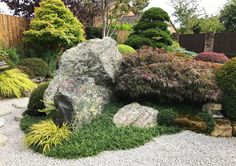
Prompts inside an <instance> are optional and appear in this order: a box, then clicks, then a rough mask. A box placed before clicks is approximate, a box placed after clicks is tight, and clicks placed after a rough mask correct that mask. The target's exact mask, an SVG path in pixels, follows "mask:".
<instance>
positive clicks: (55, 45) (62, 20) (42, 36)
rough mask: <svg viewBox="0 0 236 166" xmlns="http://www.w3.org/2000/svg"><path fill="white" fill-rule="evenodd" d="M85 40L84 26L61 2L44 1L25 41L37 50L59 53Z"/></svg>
mask: <svg viewBox="0 0 236 166" xmlns="http://www.w3.org/2000/svg"><path fill="white" fill-rule="evenodd" d="M84 40H85V37H84V29H83V25H82V24H81V23H80V21H79V20H78V19H77V18H76V17H74V16H73V14H72V12H71V11H70V10H69V9H68V8H67V7H66V6H65V5H64V3H63V2H62V1H61V0H43V1H41V2H40V7H37V8H35V17H34V18H33V19H32V21H31V23H30V29H29V30H28V31H26V32H24V41H25V42H26V43H27V44H29V45H31V46H33V48H35V49H36V50H37V49H39V50H41V51H42V50H46V49H47V50H50V51H54V52H56V51H58V50H60V49H61V48H65V49H67V48H70V47H72V46H74V45H76V44H78V43H80V42H82V41H84Z"/></svg>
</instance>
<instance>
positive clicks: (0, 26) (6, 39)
mask: <svg viewBox="0 0 236 166" xmlns="http://www.w3.org/2000/svg"><path fill="white" fill-rule="evenodd" d="M28 26H29V23H28V22H27V21H26V20H25V19H23V18H21V17H15V16H9V15H5V14H0V42H1V44H3V45H4V46H5V47H17V46H21V45H22V38H23V32H24V31H25V30H26V29H27V28H28Z"/></svg>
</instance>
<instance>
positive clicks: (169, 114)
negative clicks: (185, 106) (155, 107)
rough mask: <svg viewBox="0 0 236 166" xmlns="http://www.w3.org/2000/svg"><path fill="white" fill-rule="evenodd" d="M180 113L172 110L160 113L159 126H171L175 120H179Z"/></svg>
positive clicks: (158, 117)
mask: <svg viewBox="0 0 236 166" xmlns="http://www.w3.org/2000/svg"><path fill="white" fill-rule="evenodd" d="M177 116H178V113H176V112H175V111H173V110H172V109H164V110H161V111H160V112H159V113H158V116H157V121H158V123H159V125H165V126H171V125H173V122H174V120H175V119H176V118H177Z"/></svg>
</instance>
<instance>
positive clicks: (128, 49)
mask: <svg viewBox="0 0 236 166" xmlns="http://www.w3.org/2000/svg"><path fill="white" fill-rule="evenodd" d="M118 49H119V52H120V53H121V54H123V55H126V54H133V53H136V50H135V49H133V48H132V47H130V46H128V45H125V44H119V45H118Z"/></svg>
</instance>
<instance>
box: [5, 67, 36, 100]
mask: <svg viewBox="0 0 236 166" xmlns="http://www.w3.org/2000/svg"><path fill="white" fill-rule="evenodd" d="M36 86H37V85H36V84H35V83H33V82H32V81H31V80H30V79H29V77H28V76H27V75H26V74H24V73H22V72H21V71H20V70H18V69H12V70H7V71H4V72H2V73H0V97H3V98H6V97H17V98H20V97H22V96H24V95H25V93H26V92H29V91H32V90H33V89H34V88H36Z"/></svg>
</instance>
